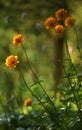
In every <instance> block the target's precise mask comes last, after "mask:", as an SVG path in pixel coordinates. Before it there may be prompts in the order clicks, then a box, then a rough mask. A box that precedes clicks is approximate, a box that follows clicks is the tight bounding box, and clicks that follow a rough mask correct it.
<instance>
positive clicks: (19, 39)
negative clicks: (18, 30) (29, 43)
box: [13, 34, 24, 45]
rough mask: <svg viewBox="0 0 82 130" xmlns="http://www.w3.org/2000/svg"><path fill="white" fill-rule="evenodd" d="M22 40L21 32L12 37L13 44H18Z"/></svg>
mask: <svg viewBox="0 0 82 130" xmlns="http://www.w3.org/2000/svg"><path fill="white" fill-rule="evenodd" d="M22 42H24V38H23V36H22V35H21V34H17V35H16V36H14V37H13V44H14V45H19V44H21V43H22Z"/></svg>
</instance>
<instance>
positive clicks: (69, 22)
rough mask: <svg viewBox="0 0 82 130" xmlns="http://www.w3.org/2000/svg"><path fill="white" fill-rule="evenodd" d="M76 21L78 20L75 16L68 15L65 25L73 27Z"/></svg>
mask: <svg viewBox="0 0 82 130" xmlns="http://www.w3.org/2000/svg"><path fill="white" fill-rule="evenodd" d="M75 21H76V19H75V18H73V17H67V18H66V19H65V22H64V23H65V26H66V27H67V28H72V27H73V26H74V24H75Z"/></svg>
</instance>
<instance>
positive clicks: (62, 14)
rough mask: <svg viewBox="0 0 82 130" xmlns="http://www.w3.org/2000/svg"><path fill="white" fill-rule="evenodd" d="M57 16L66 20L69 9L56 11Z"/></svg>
mask: <svg viewBox="0 0 82 130" xmlns="http://www.w3.org/2000/svg"><path fill="white" fill-rule="evenodd" d="M55 16H56V18H57V20H64V19H65V18H66V17H67V10H65V9H63V8H61V9H59V10H57V11H56V13H55Z"/></svg>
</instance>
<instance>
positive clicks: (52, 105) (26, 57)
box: [22, 45, 57, 111]
mask: <svg viewBox="0 0 82 130" xmlns="http://www.w3.org/2000/svg"><path fill="white" fill-rule="evenodd" d="M22 47H23V50H24V52H25V55H26V60H27V64H28V65H29V68H30V70H31V71H32V73H33V75H34V77H35V79H36V80H37V83H38V84H39V85H40V87H41V89H42V90H43V92H44V93H45V94H46V96H47V98H48V100H49V101H50V103H51V105H52V106H53V107H54V109H55V110H56V111H57V109H56V107H55V105H54V103H53V102H52V100H51V99H50V97H49V95H48V94H47V92H46V91H45V89H44V88H43V86H42V85H41V83H40V81H39V79H38V77H37V75H36V74H35V72H34V71H33V69H32V67H31V65H30V62H29V60H28V55H27V52H26V49H25V47H24V46H23V45H22Z"/></svg>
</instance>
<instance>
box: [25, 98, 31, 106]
mask: <svg viewBox="0 0 82 130" xmlns="http://www.w3.org/2000/svg"><path fill="white" fill-rule="evenodd" d="M31 104H32V99H31V98H28V99H26V100H25V101H24V106H26V107H28V106H31Z"/></svg>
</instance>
